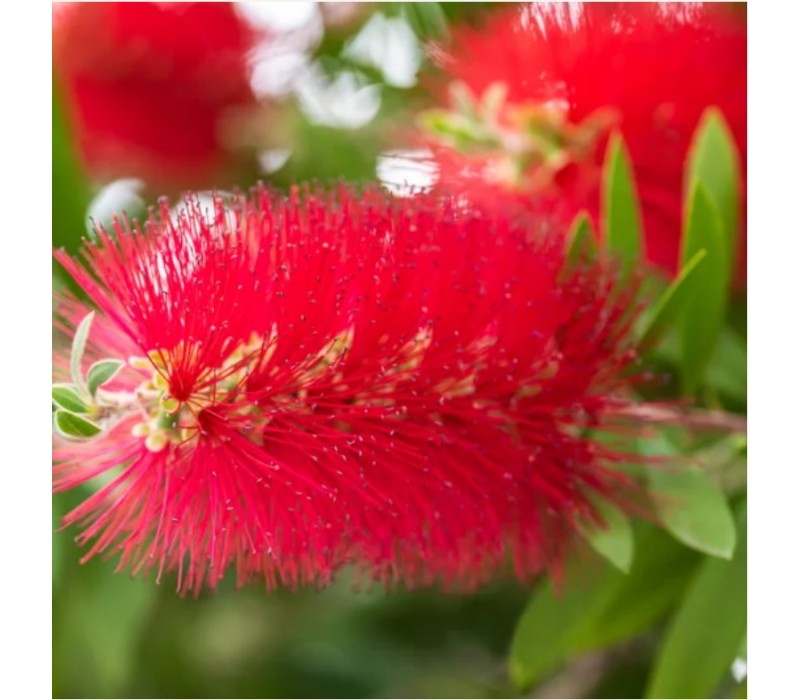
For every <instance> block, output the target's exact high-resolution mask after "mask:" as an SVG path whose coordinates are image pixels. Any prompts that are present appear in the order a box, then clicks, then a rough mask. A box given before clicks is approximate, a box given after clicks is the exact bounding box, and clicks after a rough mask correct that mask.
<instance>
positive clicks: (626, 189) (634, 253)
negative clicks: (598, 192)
mask: <svg viewBox="0 0 800 700" xmlns="http://www.w3.org/2000/svg"><path fill="white" fill-rule="evenodd" d="M602 204H603V224H604V229H605V236H606V239H605V240H606V244H607V245H608V248H609V250H611V251H612V252H613V253H616V254H617V255H618V256H619V258H620V260H621V262H622V274H623V277H626V276H627V275H628V274H629V273H630V272H631V271H632V270H633V269H634V268H635V266H636V265H637V263H638V262H639V260H640V258H641V256H642V247H643V246H642V215H641V211H640V209H639V199H638V196H637V194H636V184H635V180H634V174H633V168H632V166H631V158H630V155H629V154H628V149H627V147H626V146H625V142H624V141H623V139H622V136H621V134H619V133H615V134H614V135H613V136H612V137H611V139H610V140H609V143H608V150H607V151H606V156H605V162H604V164H603V200H602Z"/></svg>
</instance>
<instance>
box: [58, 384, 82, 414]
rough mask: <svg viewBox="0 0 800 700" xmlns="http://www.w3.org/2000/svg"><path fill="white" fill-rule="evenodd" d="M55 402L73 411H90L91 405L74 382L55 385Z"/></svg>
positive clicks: (60, 406) (66, 409)
mask: <svg viewBox="0 0 800 700" xmlns="http://www.w3.org/2000/svg"><path fill="white" fill-rule="evenodd" d="M53 403H54V404H56V406H58V407H59V408H63V409H64V410H65V411H69V412H71V413H89V412H90V411H91V408H90V406H89V405H88V404H87V403H86V402H85V401H84V400H83V398H82V397H81V395H80V394H79V393H78V390H77V389H76V388H75V387H74V386H73V385H72V384H54V385H53Z"/></svg>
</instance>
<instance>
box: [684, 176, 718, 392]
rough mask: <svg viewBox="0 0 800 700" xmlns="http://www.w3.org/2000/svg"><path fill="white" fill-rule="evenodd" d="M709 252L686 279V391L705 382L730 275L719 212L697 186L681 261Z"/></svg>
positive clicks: (685, 228) (687, 261)
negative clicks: (696, 271) (699, 267)
mask: <svg viewBox="0 0 800 700" xmlns="http://www.w3.org/2000/svg"><path fill="white" fill-rule="evenodd" d="M701 250H705V251H706V256H705V258H704V259H703V269H702V274H699V275H692V277H691V278H690V279H688V280H686V282H685V285H684V286H685V290H684V292H683V293H684V294H686V295H687V296H689V297H690V298H691V300H692V303H691V304H687V305H686V306H685V307H684V309H683V314H682V324H681V351H682V362H681V364H682V367H681V369H682V381H683V389H684V392H685V393H686V394H693V393H695V391H696V390H697V389H698V387H699V386H700V385H701V384H702V382H703V379H704V376H705V373H706V369H707V368H708V364H709V362H710V360H711V358H712V356H713V354H714V350H715V348H716V346H717V341H718V339H719V336H720V332H721V331H722V327H723V325H724V322H725V306H726V302H727V296H728V274H727V273H726V270H725V250H724V245H723V242H722V226H721V223H720V218H719V214H718V213H717V211H716V208H715V207H714V205H713V203H712V202H711V200H710V199H709V196H708V193H707V192H706V190H705V188H704V187H703V186H702V185H700V184H698V185H695V187H694V190H693V192H692V196H691V198H690V201H689V206H688V208H687V211H686V221H685V227H684V232H683V242H682V252H681V260H682V261H683V265H684V266H685V265H688V264H689V262H690V261H691V260H692V259H693V258H694V257H695V256H696V255H697V253H698V252H699V251H701Z"/></svg>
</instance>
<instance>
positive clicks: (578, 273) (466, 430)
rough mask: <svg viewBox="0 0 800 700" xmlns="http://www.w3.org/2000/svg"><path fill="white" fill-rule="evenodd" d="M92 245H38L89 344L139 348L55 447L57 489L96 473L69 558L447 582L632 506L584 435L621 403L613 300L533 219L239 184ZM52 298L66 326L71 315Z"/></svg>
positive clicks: (486, 572)
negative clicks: (78, 432) (83, 548)
mask: <svg viewBox="0 0 800 700" xmlns="http://www.w3.org/2000/svg"><path fill="white" fill-rule="evenodd" d="M98 241H99V242H98V243H90V244H88V247H87V248H86V250H85V251H84V257H85V260H86V262H87V266H86V267H84V266H83V265H81V264H79V263H78V262H76V261H73V260H71V259H70V258H68V257H67V256H66V255H65V254H63V253H57V254H56V257H57V258H58V259H59V261H60V262H62V263H63V264H64V265H65V267H66V268H67V269H68V270H69V271H70V273H71V274H72V275H73V276H74V278H75V279H76V281H77V282H78V283H79V284H80V286H81V287H82V288H83V289H84V290H85V292H86V293H87V294H88V296H89V297H90V298H91V300H92V301H93V302H94V303H95V304H96V305H97V307H98V308H99V312H98V314H99V315H98V317H97V319H96V320H95V322H94V327H93V329H92V331H91V334H90V338H89V346H88V357H89V358H90V359H98V358H101V357H119V358H127V357H129V356H131V355H133V356H139V357H140V359H139V360H133V361H130V362H129V363H128V365H127V366H126V367H125V368H124V370H123V371H122V372H121V373H120V374H119V375H118V376H117V378H115V379H114V380H113V382H112V383H110V384H109V386H108V387H107V388H108V389H109V391H105V389H104V390H101V394H100V395H101V396H102V397H104V400H105V401H107V403H106V407H105V408H103V409H102V411H101V412H100V413H98V414H97V416H98V420H99V421H100V422H101V423H103V421H105V423H104V424H103V425H102V427H103V432H102V433H101V434H100V435H98V436H97V437H95V438H93V439H90V440H87V441H85V442H67V441H65V440H63V439H57V442H56V445H55V447H54V452H53V460H54V465H53V477H54V489H55V490H57V491H62V490H65V489H70V488H74V487H76V486H78V485H79V484H83V483H86V482H89V481H90V480H92V479H93V478H95V477H97V476H99V475H106V485H104V486H102V487H99V488H98V490H97V492H96V493H95V494H94V495H93V496H91V497H90V498H88V499H87V500H86V501H85V502H84V503H83V504H82V505H81V506H79V507H78V508H76V509H75V510H74V511H73V512H71V513H70V514H69V515H68V516H67V517H66V519H65V524H68V525H70V524H75V523H80V524H82V525H83V526H84V528H85V529H84V531H83V532H82V533H81V534H80V536H79V537H78V541H79V542H81V543H88V542H91V543H92V544H91V548H90V550H89V551H88V553H87V554H86V557H85V558H87V559H88V558H89V557H92V556H94V555H95V554H98V553H101V552H106V553H109V554H112V553H120V554H121V559H120V564H119V566H120V568H126V567H130V568H131V569H132V570H133V571H138V570H141V569H145V570H147V569H151V568H156V569H157V570H158V573H159V576H160V575H161V573H162V572H166V571H177V575H178V587H179V589H180V590H182V591H195V592H197V591H199V590H201V589H202V588H203V587H206V586H208V587H213V586H215V585H216V584H217V583H218V582H219V580H220V579H221V578H222V576H223V575H224V573H225V572H226V570H227V569H228V568H229V567H231V568H234V569H235V571H236V573H237V577H238V580H239V581H240V582H244V581H246V580H248V579H250V578H252V577H254V576H257V577H263V578H264V579H265V580H266V583H267V586H268V587H270V588H272V587H273V586H276V585H279V584H283V585H288V586H292V587H294V586H297V585H302V584H318V585H324V584H325V583H327V582H328V581H329V580H330V579H331V577H332V576H333V575H334V573H335V572H336V571H337V569H338V568H340V567H341V566H343V565H346V564H351V563H352V564H355V566H356V568H357V570H358V571H360V572H361V573H362V574H366V575H367V576H369V577H370V578H372V579H375V580H379V581H382V582H384V583H385V584H387V585H391V584H395V583H405V584H407V585H409V586H413V585H421V584H429V583H431V582H433V581H435V580H438V581H440V582H442V583H444V584H445V585H458V586H464V587H470V586H474V585H477V584H479V583H480V582H482V581H484V580H486V579H487V578H488V577H489V576H491V575H492V574H493V573H495V572H496V571H497V570H498V569H499V568H501V567H503V566H504V564H505V562H506V561H509V560H510V561H512V562H513V565H514V568H515V572H516V575H517V576H519V577H520V578H527V577H530V576H531V575H532V574H534V573H536V572H537V571H539V570H540V569H541V568H542V567H549V568H551V569H554V570H556V571H557V570H558V567H559V563H560V562H561V559H562V555H563V552H564V548H565V547H566V545H567V543H568V541H569V539H570V537H571V536H572V534H573V533H574V532H575V529H576V526H577V525H578V524H579V521H581V520H582V519H589V520H593V519H597V518H598V517H599V516H598V515H597V513H596V512H595V510H594V507H593V505H592V499H593V498H594V497H595V496H598V495H599V496H603V497H607V498H609V499H611V500H612V501H615V502H617V503H619V504H620V505H623V506H625V505H632V504H633V503H634V497H635V493H634V490H633V487H632V483H631V482H630V480H629V479H628V477H626V476H625V475H624V474H623V473H622V472H621V471H620V470H617V469H616V468H615V460H616V456H615V455H614V454H613V453H612V452H610V451H609V450H608V449H607V448H604V447H602V446H601V445H600V444H598V443H595V442H594V441H593V440H592V439H590V438H588V437H587V436H586V435H587V434H586V428H589V427H597V426H603V427H605V428H606V429H613V425H614V423H615V419H612V417H611V416H612V414H614V413H618V412H619V411H620V410H621V409H623V408H625V407H626V406H628V403H627V401H628V399H627V398H626V397H627V392H626V391H625V389H626V387H627V386H628V385H629V384H630V382H631V381H632V380H631V374H630V372H629V371H628V370H629V369H630V366H631V363H632V361H633V358H634V353H633V351H632V349H631V347H632V344H631V342H630V334H629V329H630V326H631V323H632V320H633V319H634V318H635V317H636V313H635V311H636V309H635V308H634V307H632V306H631V302H632V299H631V294H632V293H633V292H631V291H629V290H626V291H625V292H622V293H619V292H614V293H612V289H614V285H615V275H614V274H612V271H611V270H609V269H608V268H607V267H606V266H605V265H604V264H603V263H601V262H598V263H595V264H592V265H591V266H590V265H589V264H587V263H585V262H580V261H579V262H577V263H570V265H569V266H565V261H564V253H563V247H564V246H563V243H562V239H561V234H560V233H559V234H558V235H552V234H551V233H550V229H549V227H548V226H547V225H546V222H541V221H536V220H531V219H519V220H515V221H511V220H509V219H507V218H504V217H502V216H499V215H496V214H487V213H482V212H480V211H477V210H475V209H472V208H469V207H464V206H463V205H462V204H459V203H457V202H456V201H454V200H448V199H445V200H441V199H434V198H432V197H431V196H427V195H420V196H418V197H413V198H408V199H401V200H393V199H391V198H389V197H388V196H387V195H385V194H384V193H382V192H380V191H377V190H368V191H367V192H365V193H363V194H355V193H353V192H351V191H349V190H346V189H341V190H340V191H338V192H336V193H331V194H326V193H321V192H305V193H304V194H301V195H298V194H296V193H295V194H294V195H292V196H291V197H290V198H280V197H278V196H277V195H271V194H269V193H267V192H266V191H264V190H258V191H256V192H255V193H254V194H253V196H252V198H251V199H250V200H248V201H245V200H239V201H236V202H235V203H234V204H233V205H232V206H230V207H223V206H222V204H219V205H218V206H217V208H216V211H215V212H212V213H211V216H210V218H209V216H208V214H207V213H206V214H204V213H203V212H201V210H200V207H199V205H193V206H190V207H189V208H188V209H187V210H185V211H184V212H183V213H182V214H181V215H180V216H179V217H178V218H177V219H176V218H171V215H170V213H169V210H168V208H167V205H166V204H164V205H163V207H162V211H161V213H160V217H154V218H151V219H150V221H149V222H148V223H147V224H146V225H145V227H144V230H143V231H141V230H139V229H138V228H134V229H131V228H130V227H128V226H127V224H117V225H116V226H115V227H114V231H113V232H107V231H104V230H100V231H99V232H98ZM573 265H574V267H573ZM59 309H60V310H59V314H58V318H57V327H59V328H60V329H61V330H63V331H65V332H67V333H68V334H72V333H73V332H74V328H75V326H76V325H77V323H78V321H80V319H81V318H82V317H83V316H84V315H85V314H86V313H87V311H88V308H87V307H85V306H84V305H83V304H82V303H80V302H77V301H75V300H63V299H62V301H61V305H60V307H59ZM67 364H68V358H66V357H60V359H58V360H57V362H56V373H57V374H60V375H63V374H64V373H65V367H66V366H67ZM114 411H116V412H114ZM112 414H113V418H111V417H110V416H111V415H112Z"/></svg>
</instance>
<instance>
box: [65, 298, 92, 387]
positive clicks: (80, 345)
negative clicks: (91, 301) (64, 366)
mask: <svg viewBox="0 0 800 700" xmlns="http://www.w3.org/2000/svg"><path fill="white" fill-rule="evenodd" d="M93 319H94V311H90V312H89V313H88V314H87V315H86V316H85V317H84V319H83V320H82V321H81V322H80V324H79V325H78V328H77V329H76V330H75V337H74V338H73V339H72V354H71V355H70V358H69V372H70V376H71V377H72V383H73V384H74V385H75V386H76V387H78V389H79V390H83V391H85V390H86V382H85V381H84V379H83V373H82V372H81V362H82V360H83V353H84V352H85V350H86V339H87V338H88V337H89V328H90V327H91V325H92V320H93Z"/></svg>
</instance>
